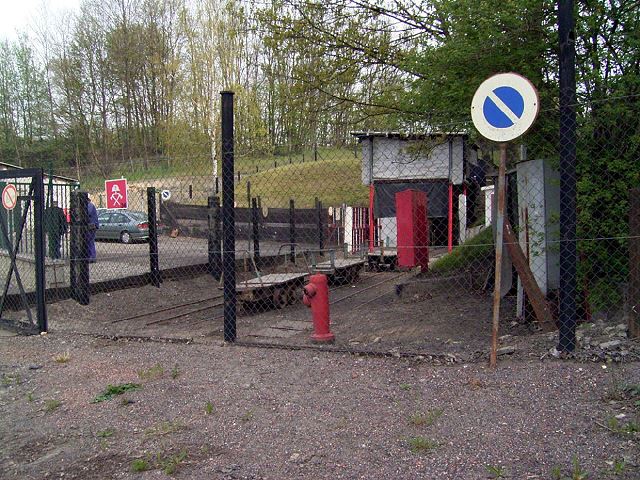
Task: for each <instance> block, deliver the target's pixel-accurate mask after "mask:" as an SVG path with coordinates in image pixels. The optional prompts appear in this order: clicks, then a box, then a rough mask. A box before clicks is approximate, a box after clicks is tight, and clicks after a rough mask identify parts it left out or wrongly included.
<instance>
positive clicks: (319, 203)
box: [316, 200, 324, 255]
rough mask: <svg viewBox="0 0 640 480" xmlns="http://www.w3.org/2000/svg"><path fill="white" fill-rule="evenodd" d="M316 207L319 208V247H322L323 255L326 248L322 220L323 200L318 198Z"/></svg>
mask: <svg viewBox="0 0 640 480" xmlns="http://www.w3.org/2000/svg"><path fill="white" fill-rule="evenodd" d="M316 209H317V210H318V248H319V249H320V255H323V250H324V228H323V227H324V225H323V224H324V222H323V221H322V202H321V201H319V200H318V202H317V203H316Z"/></svg>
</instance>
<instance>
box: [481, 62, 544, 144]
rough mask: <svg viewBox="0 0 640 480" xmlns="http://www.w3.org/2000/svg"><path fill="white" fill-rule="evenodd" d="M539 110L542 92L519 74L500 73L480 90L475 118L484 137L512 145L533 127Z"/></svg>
mask: <svg viewBox="0 0 640 480" xmlns="http://www.w3.org/2000/svg"><path fill="white" fill-rule="evenodd" d="M539 107H540V102H539V100H538V91H537V90H536V87H534V86H533V84H532V83H531V82H530V81H529V80H527V79H526V78H525V77H523V76H522V75H518V74H517V73H499V74H497V75H494V76H493V77H489V78H487V79H486V80H485V81H484V82H482V84H480V86H479V87H478V90H476V93H475V95H474V96H473V100H472V101H471V118H472V120H473V124H474V126H475V127H476V129H478V132H480V134H481V135H482V136H483V137H485V138H488V139H489V140H493V141H495V142H508V141H509V140H513V139H514V138H517V137H519V136H520V135H522V134H523V133H525V132H526V131H527V130H528V129H529V127H531V125H533V122H534V121H535V119H536V116H537V115H538V110H539Z"/></svg>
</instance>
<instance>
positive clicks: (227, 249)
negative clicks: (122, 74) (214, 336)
mask: <svg viewBox="0 0 640 480" xmlns="http://www.w3.org/2000/svg"><path fill="white" fill-rule="evenodd" d="M221 95H222V115H221V120H222V135H221V137H222V236H223V246H224V254H223V256H222V268H223V272H224V340H225V341H226V342H235V341H236V232H235V211H234V205H233V203H234V186H235V185H234V184H235V182H234V178H233V168H234V156H233V147H234V140H233V92H228V91H225V92H221Z"/></svg>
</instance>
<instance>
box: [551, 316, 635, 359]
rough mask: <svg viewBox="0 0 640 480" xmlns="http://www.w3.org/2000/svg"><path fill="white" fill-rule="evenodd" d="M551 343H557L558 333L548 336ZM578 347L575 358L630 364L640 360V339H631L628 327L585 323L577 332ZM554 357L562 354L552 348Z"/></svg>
mask: <svg viewBox="0 0 640 480" xmlns="http://www.w3.org/2000/svg"><path fill="white" fill-rule="evenodd" d="M547 338H548V340H549V341H552V342H557V340H558V332H553V333H549V334H547ZM576 340H577V346H576V350H575V352H574V353H573V355H572V356H573V357H574V358H576V359H578V360H585V361H592V362H602V361H606V362H628V361H636V360H640V339H638V338H629V337H628V334H627V325H626V324H624V323H621V324H618V325H608V324H606V323H605V322H603V321H596V322H591V323H583V324H581V325H579V326H578V328H577V330H576ZM549 353H550V354H551V355H552V356H554V357H559V356H560V355H561V354H560V352H558V351H557V350H556V348H555V347H552V348H551V350H550V351H549Z"/></svg>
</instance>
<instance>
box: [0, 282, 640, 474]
mask: <svg viewBox="0 0 640 480" xmlns="http://www.w3.org/2000/svg"><path fill="white" fill-rule="evenodd" d="M396 277H397V273H383V274H376V275H369V274H364V275H363V276H362V279H361V282H360V283H358V284H357V285H356V286H350V285H347V286H344V287H340V288H336V290H334V291H333V292H332V301H333V302H335V303H334V304H333V305H332V319H333V322H334V323H333V329H334V332H335V333H336V336H337V339H338V340H337V342H336V345H334V346H333V347H332V348H341V349H351V350H354V351H355V350H366V351H375V352H379V353H384V354H385V355H386V356H384V357H374V356H362V355H354V354H346V353H329V352H322V351H314V350H308V349H304V348H303V349H302V350H297V349H293V348H294V347H295V348H298V347H300V346H302V347H305V346H308V345H309V341H308V337H309V334H310V331H309V328H308V327H309V326H310V321H309V311H308V309H306V307H304V306H302V305H299V304H298V305H295V306H291V307H287V308H286V309H283V310H267V311H265V312H264V313H262V314H260V315H245V316H241V317H240V318H239V320H238V332H239V339H241V340H244V341H246V340H251V341H252V342H253V343H254V344H256V345H257V344H259V343H260V342H268V343H274V342H275V343H279V345H280V347H279V348H276V349H272V348H261V347H255V346H254V347H242V346H224V345H223V344H222V342H221V330H222V319H221V318H219V315H220V313H221V309H220V307H219V301H220V294H221V292H220V290H219V289H218V284H217V283H216V282H215V281H213V280H212V279H211V278H210V277H208V276H201V277H198V278H195V279H193V280H190V281H180V282H166V283H165V284H163V286H162V288H161V289H156V288H154V287H150V286H146V287H141V288H135V289H129V290H123V291H119V292H112V293H105V294H100V295H96V296H94V297H93V298H92V301H91V305H89V306H88V307H82V306H79V305H77V304H76V303H74V302H73V301H62V302H58V303H55V304H53V305H51V306H50V308H49V315H50V319H51V331H50V333H49V334H47V335H44V336H38V337H6V336H0V352H1V354H0V374H1V375H2V382H1V384H0V416H1V417H2V422H1V423H0V464H1V465H3V469H2V471H1V472H0V478H2V479H5V478H6V479H25V478H34V479H36V478H61V477H64V478H78V479H91V478H95V479H105V478H169V477H175V478H194V479H200V478H203V479H259V478H264V479H274V480H275V479H289V478H292V479H293V478H309V479H320V478H327V479H336V478H344V479H356V478H362V479H373V478H375V479H378V478H380V479H386V478H390V479H413V478H427V479H431V478H434V479H436V478H437V479H480V478H496V477H497V476H498V475H503V476H505V475H506V476H505V477H504V478H514V479H553V478H565V477H567V478H572V475H573V477H574V478H590V479H607V478H626V479H632V478H638V476H640V469H639V467H638V464H639V463H640V458H639V451H638V433H637V430H638V429H640V427H638V425H640V415H639V406H638V405H639V403H638V402H640V363H638V362H637V361H634V359H635V358H636V357H635V356H634V354H629V352H627V354H628V355H626V356H624V355H623V352H624V351H623V350H622V348H623V347H624V348H626V349H630V348H632V347H633V348H635V346H634V345H635V344H634V343H633V342H631V341H628V340H625V339H621V340H623V343H622V344H621V346H618V347H615V349H617V351H618V353H619V356H618V357H616V358H617V359H618V360H621V363H620V364H617V363H611V362H610V363H602V362H586V361H584V360H586V359H589V358H590V357H579V358H581V360H583V361H581V362H578V361H567V360H565V361H560V360H555V359H553V358H551V357H549V356H548V355H545V352H546V351H547V350H548V348H549V347H550V346H552V345H553V344H554V340H553V338H550V337H549V336H548V335H546V334H539V333H534V334H532V333H531V332H529V331H528V330H527V329H526V328H525V327H524V326H522V325H518V324H516V325H515V326H510V324H509V323H508V321H506V320H505V325H504V328H503V331H502V332H501V333H502V334H504V333H507V332H509V335H508V336H507V337H505V338H503V344H509V345H512V346H514V348H515V353H514V354H513V355H510V356H502V357H500V363H499V368H498V370H497V371H495V372H492V371H489V370H488V369H487V368H486V366H485V365H486V362H485V360H484V357H483V356H484V355H485V354H486V349H487V332H488V325H489V318H490V311H489V310H488V309H487V301H490V299H487V298H485V297H486V295H484V294H481V293H478V292H476V293H474V292H472V291H469V290H464V289H461V288H460V287H455V285H459V283H458V282H455V283H453V284H447V283H446V282H440V283H438V284H436V285H434V286H433V287H429V289H427V290H425V292H424V293H421V294H415V295H408V296H405V297H403V298H397V297H396V296H395V294H394V290H395V282H396V281H397V278H396ZM197 302H200V303H197ZM207 302H210V303H207ZM216 304H218V306H215V305H216ZM176 305H184V306H183V307H180V308H179V309H173V308H171V307H174V306H176ZM207 305H211V308H203V309H202V310H200V311H198V312H194V313H190V312H191V311H192V310H195V309H197V308H200V307H203V306H207ZM159 310H163V311H161V312H160V311H159ZM152 311H156V313H151V312H152ZM146 313H149V315H145V316H138V315H141V314H146ZM181 313H182V314H184V315H181V316H179V317H176V318H174V319H172V320H169V321H163V319H165V318H167V316H170V315H177V314H178V315H179V314H181ZM132 316H136V317H137V318H135V319H130V320H127V318H128V317H132ZM283 322H284V323H287V325H293V326H295V325H302V327H301V328H300V329H297V330H296V329H295V328H294V329H293V334H291V335H288V336H282V337H273V336H269V335H266V336H265V335H261V332H262V333H263V334H264V332H265V331H270V330H278V327H277V326H278V325H281V326H282V325H284V323H283ZM287 328H288V327H286V326H285V327H283V328H280V330H283V331H284V330H286V329H287ZM289 330H291V329H289ZM591 330H593V332H592V331H591ZM591 330H589V331H586V332H587V333H585V331H582V329H581V335H583V337H581V338H583V339H584V343H585V345H591V343H593V342H595V343H598V342H600V341H601V340H600V339H597V340H589V341H590V342H591V343H589V342H587V339H586V338H584V335H589V338H591V337H593V338H594V339H596V338H598V337H597V336H596V333H597V332H602V331H604V332H609V333H608V334H607V335H619V333H620V332H618V330H617V327H607V328H604V330H602V329H601V330H597V328H596V327H593V328H592V329H591ZM596 330H597V332H596ZM113 336H119V338H120V339H118V340H114V337H113ZM124 337H128V338H133V337H148V338H149V337H154V338H161V339H163V340H161V341H149V340H146V341H133V340H123V339H122V338H124ZM606 338H607V339H608V338H609V337H608V336H607V337H606ZM616 338H618V337H616ZM613 342H619V341H618V340H613ZM624 342H626V343H624ZM288 347H291V348H288ZM585 348H586V347H585ZM594 348H596V347H594ZM403 351H414V352H422V353H424V355H414V356H411V357H410V358H395V357H394V355H395V353H399V352H403ZM477 351H479V352H480V356H478V355H476V354H475V353H474V352H477ZM427 352H433V353H436V354H438V355H441V356H442V355H444V356H446V357H447V358H452V359H454V360H452V362H454V363H453V364H452V365H448V366H438V365H434V362H436V361H437V359H436V358H435V357H434V358H433V359H432V358H430V357H429V356H428V355H426V353H427ZM541 357H543V358H544V360H541ZM438 358H441V357H438ZM603 358H606V357H603ZM443 363H450V362H443ZM124 384H138V386H134V387H133V389H132V390H129V391H126V392H125V393H123V394H122V395H115V396H114V397H113V398H111V399H104V401H100V402H98V403H92V401H94V400H95V399H96V398H97V397H99V396H100V395H101V394H103V393H104V392H105V389H107V388H108V386H109V385H113V386H122V385H124ZM145 469H146V470H145ZM135 470H145V471H144V472H142V471H139V472H137V471H135ZM583 471H584V472H589V476H588V477H579V475H578V474H580V472H583ZM558 472H562V474H561V475H560V476H558ZM616 473H617V474H618V475H614V474H616ZM563 475H564V476H563ZM576 475H578V476H576Z"/></svg>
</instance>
